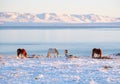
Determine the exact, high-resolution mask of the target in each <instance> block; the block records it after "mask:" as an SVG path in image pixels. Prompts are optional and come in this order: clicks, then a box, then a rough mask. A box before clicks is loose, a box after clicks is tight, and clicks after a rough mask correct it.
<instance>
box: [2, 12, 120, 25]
mask: <svg viewBox="0 0 120 84" xmlns="http://www.w3.org/2000/svg"><path fill="white" fill-rule="evenodd" d="M116 22H117V23H119V22H120V18H119V17H118V18H114V17H109V16H102V15H97V14H83V15H80V14H57V13H40V14H31V13H16V12H0V25H8V24H13V25H14V24H16V23H17V24H23V23H24V24H28V23H32V24H35V23H36V24H37V23H40V24H42V23H46V24H48V23H49V24H54V23H57V24H61V23H62V24H64V23H65V24H84V23H90V24H94V23H116Z"/></svg>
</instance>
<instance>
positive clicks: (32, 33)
mask: <svg viewBox="0 0 120 84" xmlns="http://www.w3.org/2000/svg"><path fill="white" fill-rule="evenodd" d="M4 28H5V27H4ZM18 28H19V27H16V29H15V28H14V29H12V28H10V29H8V27H7V29H1V30H0V54H2V55H4V56H7V55H16V50H17V49H18V48H25V49H26V50H27V52H28V54H29V55H33V54H35V55H44V56H46V55H47V51H48V49H49V48H57V49H58V50H59V53H60V56H64V50H65V49H68V50H69V53H70V54H73V55H77V56H91V51H92V49H93V48H101V49H102V50H103V54H104V55H108V54H114V53H119V52H120V37H119V36H120V28H74V29H73V28H67V29H65V28H62V29H60V28H57V29H55V28H51V27H50V28H49V27H48V28H45V29H42V28H40V29H39V28H37V29H34V27H33V28H30V29H29V28H27V27H26V28H24V29H23V28H22V29H20V28H19V29H18Z"/></svg>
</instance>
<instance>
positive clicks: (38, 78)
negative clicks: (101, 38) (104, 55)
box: [0, 55, 120, 84]
mask: <svg viewBox="0 0 120 84" xmlns="http://www.w3.org/2000/svg"><path fill="white" fill-rule="evenodd" d="M116 57H117V56H116ZM116 57H115V58H114V59H92V58H91V57H82V56H81V57H80V58H74V59H66V58H65V57H59V58H45V57H44V58H25V59H18V58H16V56H7V57H5V56H2V55H1V56H0V84H120V57H119V56H118V57H117V58H116Z"/></svg>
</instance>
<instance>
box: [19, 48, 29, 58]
mask: <svg viewBox="0 0 120 84" xmlns="http://www.w3.org/2000/svg"><path fill="white" fill-rule="evenodd" d="M20 55H21V58H22V57H25V58H27V52H26V50H25V49H20V48H19V49H17V56H18V57H20Z"/></svg>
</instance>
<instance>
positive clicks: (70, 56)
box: [65, 49, 79, 58]
mask: <svg viewBox="0 0 120 84" xmlns="http://www.w3.org/2000/svg"><path fill="white" fill-rule="evenodd" d="M68 53H69V52H68V50H67V49H66V50H65V56H66V57H67V58H79V57H77V56H74V55H69V54H68Z"/></svg>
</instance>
